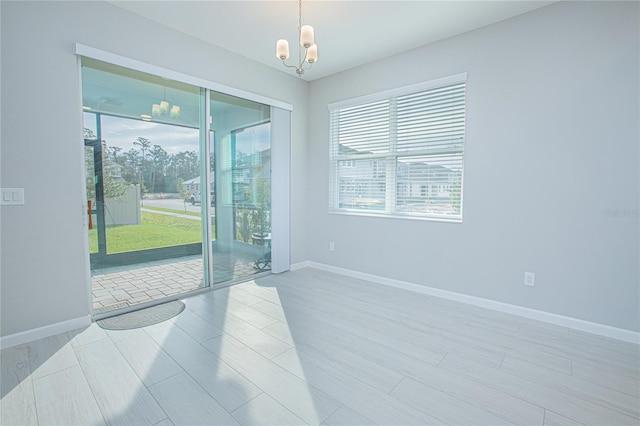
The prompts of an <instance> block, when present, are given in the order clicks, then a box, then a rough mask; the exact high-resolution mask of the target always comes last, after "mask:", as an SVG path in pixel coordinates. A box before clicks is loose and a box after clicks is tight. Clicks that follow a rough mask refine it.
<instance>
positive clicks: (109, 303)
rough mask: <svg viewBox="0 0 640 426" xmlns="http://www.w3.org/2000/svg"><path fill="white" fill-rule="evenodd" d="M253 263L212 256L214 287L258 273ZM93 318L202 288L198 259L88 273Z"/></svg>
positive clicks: (233, 256) (236, 256)
mask: <svg viewBox="0 0 640 426" xmlns="http://www.w3.org/2000/svg"><path fill="white" fill-rule="evenodd" d="M254 261H255V259H254V258H253V257H249V256H242V255H239V254H238V253H233V254H231V253H216V254H214V260H213V281H214V283H215V284H217V283H220V282H225V281H230V280H233V279H237V278H240V277H244V276H249V275H253V274H255V273H257V272H259V271H258V270H257V269H256V268H255V267H254V266H253V262H254ZM91 278H92V279H91V287H92V292H93V310H94V313H95V314H101V313H105V312H109V311H112V310H115V309H120V308H125V307H127V306H132V305H136V304H139V303H144V302H149V301H152V300H156V299H162V298H164V297H167V296H173V295H175V294H179V293H185V292H188V291H193V290H197V289H199V288H201V287H202V286H203V270H202V257H201V256H189V257H181V258H178V259H169V260H159V261H154V262H148V263H144V264H137V265H126V266H118V267H113V268H105V269H99V270H96V271H92V277H91Z"/></svg>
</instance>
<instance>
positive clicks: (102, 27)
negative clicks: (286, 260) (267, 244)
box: [0, 1, 308, 336]
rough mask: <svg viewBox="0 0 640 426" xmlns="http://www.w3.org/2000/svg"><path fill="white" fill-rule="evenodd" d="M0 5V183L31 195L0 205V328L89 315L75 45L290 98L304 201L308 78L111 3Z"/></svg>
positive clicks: (301, 255) (295, 222) (298, 250)
mask: <svg viewBox="0 0 640 426" xmlns="http://www.w3.org/2000/svg"><path fill="white" fill-rule="evenodd" d="M0 7H1V20H2V21H1V37H2V53H1V55H2V56H1V61H2V76H1V84H2V88H1V92H2V105H1V111H2V133H1V143H2V146H1V148H2V158H1V164H0V168H1V175H0V182H1V185H2V186H3V187H22V188H25V200H26V204H25V205H24V206H20V207H16V206H11V207H2V210H1V224H0V226H1V232H2V241H1V253H2V259H1V263H2V270H1V276H0V280H1V281H0V283H1V293H0V297H1V306H0V308H1V309H0V311H1V318H0V321H1V335H2V336H7V335H10V334H13V333H17V332H21V331H25V330H30V329H33V328H37V327H41V326H45V325H48V324H53V323H57V322H61V321H65V320H69V319H75V318H78V317H81V316H85V315H87V314H88V313H89V293H88V291H89V281H88V270H89V269H88V258H87V255H86V251H85V247H86V244H87V243H86V239H87V238H86V230H85V228H84V226H83V224H82V219H83V210H84V209H85V206H84V202H83V200H84V188H83V179H84V178H83V174H84V165H83V148H82V115H81V111H82V109H81V102H80V76H79V73H78V68H77V63H76V57H75V55H74V54H73V53H72V49H73V45H74V43H76V42H78V43H82V44H85V45H88V46H92V47H95V48H98V49H103V50H106V51H110V52H113V53H116V54H119V55H122V56H127V57H130V58H134V59H137V60H140V61H143V62H146V63H149V64H153V65H157V66H161V67H165V68H169V69H172V70H175V71H178V72H182V73H185V74H190V75H193V76H196V77H200V78H204V79H207V80H210V81H214V82H217V83H221V84H225V85H227V86H231V87H234V88H238V89H242V90H246V91H249V92H253V93H256V94H260V95H264V96H268V97H272V98H275V99H279V100H282V101H284V102H288V103H291V104H293V105H294V112H293V114H292V123H293V124H292V158H293V161H292V165H293V167H292V179H291V182H292V183H291V187H292V197H291V198H292V203H293V206H294V207H293V211H300V210H301V207H300V205H302V203H303V201H301V200H304V197H305V195H304V191H305V190H304V185H303V184H301V183H300V182H301V180H302V176H304V159H305V158H306V151H305V148H304V146H302V145H303V144H304V142H305V132H306V128H307V123H306V109H307V104H306V102H307V96H306V95H307V91H308V85H307V83H305V82H303V81H300V80H299V79H298V78H297V77H295V76H293V75H291V76H289V75H286V74H284V73H281V72H278V71H277V70H273V69H271V68H269V67H265V66H263V65H259V64H257V63H256V62H253V61H250V60H248V59H246V58H243V57H241V56H239V55H235V54H233V53H230V52H228V51H226V50H224V49H221V48H217V47H214V46H211V45H208V44H206V43H204V42H201V41H198V40H197V39H194V38H191V37H188V36H186V35H185V34H182V33H179V32H176V31H173V30H171V29H168V28H166V27H163V26H161V25H159V24H156V23H154V22H152V21H148V20H145V19H143V18H140V17H139V16H137V15H134V14H132V13H130V12H127V11H125V10H123V9H121V8H118V7H116V6H113V5H111V4H109V3H106V2H9V1H2V2H0ZM300 159H302V160H300ZM296 203H299V205H297V204H296ZM302 223H304V222H302V221H301V220H300V218H299V217H297V216H296V215H295V214H294V215H293V218H292V227H293V229H292V233H291V235H292V252H293V253H294V254H293V256H292V261H293V262H299V261H302V260H305V259H306V258H307V257H306V254H305V252H304V244H305V230H304V227H303V226H302V225H301V224H302Z"/></svg>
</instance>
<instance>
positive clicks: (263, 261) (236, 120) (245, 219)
mask: <svg viewBox="0 0 640 426" xmlns="http://www.w3.org/2000/svg"><path fill="white" fill-rule="evenodd" d="M211 115H212V121H211V130H212V133H211V135H212V137H211V141H212V147H213V149H212V157H213V158H212V161H211V175H212V176H215V179H214V184H213V185H212V187H213V188H214V191H213V196H212V201H213V204H214V209H215V229H214V231H215V232H213V233H212V236H213V241H212V247H213V282H214V283H220V282H224V281H229V280H237V279H240V278H242V277H246V276H248V275H252V274H255V273H258V272H263V271H268V270H270V269H271V137H270V133H271V124H270V107H269V106H267V105H263V104H259V103H256V102H251V101H246V100H243V99H239V98H235V97H233V96H228V95H224V94H220V93H216V92H212V93H211Z"/></svg>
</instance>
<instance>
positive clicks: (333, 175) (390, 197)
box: [328, 73, 467, 223]
mask: <svg viewBox="0 0 640 426" xmlns="http://www.w3.org/2000/svg"><path fill="white" fill-rule="evenodd" d="M466 83H467V73H460V74H455V75H452V76H448V77H443V78H438V79H435V80H429V81H425V82H421V83H418V84H413V85H409V86H404V87H399V88H395V89H391V90H386V91H382V92H378V93H373V94H370V95H365V96H360V97H356V98H352V99H347V100H344V101H340V102H336V103H331V104H329V105H328V110H329V169H330V170H329V185H330V186H329V213H330V214H340V215H356V216H373V217H385V218H395V219H414V220H426V221H439V222H454V223H462V219H463V194H464V190H463V187H464V150H465V141H466V101H467V98H466ZM457 84H464V85H465V86H464V100H463V105H464V106H463V108H464V116H463V135H462V142H461V144H459V146H457V147H449V148H445V149H441V150H433V149H428V148H427V149H424V150H411V151H400V150H398V149H397V140H395V139H394V137H392V136H390V137H389V140H388V147H389V150H388V152H383V153H366V154H338V145H339V141H338V139H337V136H336V132H337V127H336V126H337V124H335V123H334V120H335V117H336V114H338V113H339V112H340V111H341V110H344V109H347V108H354V107H359V106H364V105H367V104H371V103H374V102H380V101H389V103H390V105H391V107H390V109H389V113H388V115H389V117H390V118H389V127H390V128H396V129H397V119H398V112H397V110H395V105H393V103H394V102H397V99H398V98H399V97H402V96H405V95H413V94H419V93H421V92H427V91H429V90H433V89H438V88H444V87H447V86H452V85H457ZM390 133H392V132H390ZM442 155H452V156H459V157H460V172H459V173H460V189H459V191H460V206H459V214H458V215H451V214H436V213H420V212H404V211H399V210H398V205H397V192H398V185H399V184H400V182H398V177H399V176H400V175H401V173H400V171H399V169H400V164H401V163H400V161H399V160H401V159H403V158H411V157H419V156H421V157H425V156H428V157H433V158H436V157H437V156H442ZM357 160H360V161H369V162H371V163H382V164H386V165H387V166H386V176H385V199H384V201H385V208H384V209H383V210H374V209H364V208H349V207H339V205H338V204H339V202H340V201H339V197H340V175H339V170H340V166H339V164H340V162H343V163H344V162H349V164H351V163H355V162H357ZM370 182H371V184H372V185H373V184H375V182H376V181H374V179H373V178H371V181H370ZM412 182H413V183H415V184H417V185H418V186H417V187H416V188H414V189H413V191H417V192H418V193H419V194H421V193H422V192H423V189H422V188H423V187H424V188H425V190H426V194H427V197H428V198H430V197H429V194H430V193H431V192H432V191H434V189H433V188H434V187H438V188H439V187H440V186H441V185H445V186H452V183H451V182H449V181H447V182H434V184H433V185H428V186H423V185H424V183H423V182H422V181H419V180H413V181H409V182H408V183H409V184H410V185H408V186H411V183H412ZM405 183H406V182H405ZM409 191H411V189H410V188H409Z"/></svg>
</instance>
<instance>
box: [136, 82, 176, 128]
mask: <svg viewBox="0 0 640 426" xmlns="http://www.w3.org/2000/svg"><path fill="white" fill-rule="evenodd" d="M162 89H163V96H162V100H161V101H160V103H159V104H153V105H151V117H166V116H167V115H168V116H169V117H171V118H178V117H180V106H179V105H171V108H169V102H168V101H166V99H167V88H166V87H163V88H162ZM146 117H148V118H149V119H151V117H149V116H148V115H145V117H143V118H142V119H143V120H144V119H145V118H146Z"/></svg>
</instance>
